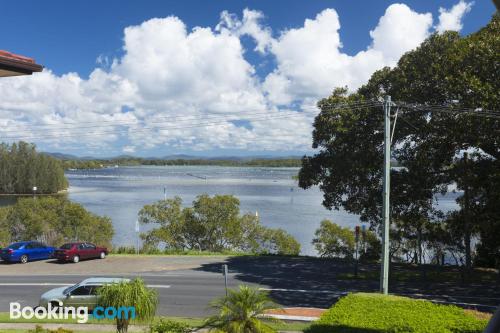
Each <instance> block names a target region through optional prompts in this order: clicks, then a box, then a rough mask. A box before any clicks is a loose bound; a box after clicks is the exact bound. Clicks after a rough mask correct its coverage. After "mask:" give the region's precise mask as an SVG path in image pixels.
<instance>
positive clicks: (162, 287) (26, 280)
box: [0, 271, 241, 317]
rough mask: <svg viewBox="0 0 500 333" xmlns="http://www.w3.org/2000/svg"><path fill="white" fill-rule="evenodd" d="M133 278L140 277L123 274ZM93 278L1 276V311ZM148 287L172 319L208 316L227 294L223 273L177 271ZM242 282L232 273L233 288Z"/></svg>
mask: <svg viewBox="0 0 500 333" xmlns="http://www.w3.org/2000/svg"><path fill="white" fill-rule="evenodd" d="M121 276H123V277H133V276H136V275H121ZM88 277H90V276H81V275H67V276H50V275H42V276H36V275H35V276H22V277H19V276H1V277H0V312H8V311H9V303H10V302H20V303H21V304H22V305H23V306H24V305H29V306H33V305H37V304H38V300H39V296H40V295H41V294H42V293H44V292H46V291H48V290H50V289H52V288H57V287H61V286H64V285H72V284H75V283H78V282H80V281H82V280H84V279H86V278H88ZM141 277H142V278H143V279H144V281H145V282H146V284H147V285H149V286H150V287H153V288H155V289H156V290H157V291H158V294H159V308H158V314H162V315H170V316H186V317H190V316H192V317H200V316H205V315H206V314H208V313H209V312H207V305H208V303H209V302H210V300H212V299H213V298H215V297H218V296H221V295H224V278H223V276H222V275H221V274H214V273H209V272H197V271H176V272H169V273H166V274H161V275H159V274H143V275H141ZM239 283H241V282H239V281H237V280H236V279H235V274H230V276H229V279H228V284H229V287H235V286H236V285H237V284H239Z"/></svg>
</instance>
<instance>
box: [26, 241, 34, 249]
mask: <svg viewBox="0 0 500 333" xmlns="http://www.w3.org/2000/svg"><path fill="white" fill-rule="evenodd" d="M24 248H25V249H28V250H29V249H33V248H34V247H33V243H29V244H26V246H25V247H24Z"/></svg>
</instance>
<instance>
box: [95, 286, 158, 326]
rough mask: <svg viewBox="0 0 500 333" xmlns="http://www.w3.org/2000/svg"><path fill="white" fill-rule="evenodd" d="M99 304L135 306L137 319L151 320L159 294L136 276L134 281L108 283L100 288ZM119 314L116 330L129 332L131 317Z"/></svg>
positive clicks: (115, 306) (105, 305) (117, 306)
mask: <svg viewBox="0 0 500 333" xmlns="http://www.w3.org/2000/svg"><path fill="white" fill-rule="evenodd" d="M98 294H99V305H101V306H103V307H114V308H115V309H119V308H121V307H130V306H134V307H135V319H137V320H139V321H146V320H150V319H152V318H153V317H154V315H155V312H156V306H157V305H158V294H157V293H156V291H155V290H153V289H150V288H148V287H146V285H145V284H144V281H143V280H142V279H140V278H136V279H134V280H132V281H127V282H120V283H114V284H107V285H104V286H103V287H101V288H99V290H98ZM119 317H120V316H117V317H116V318H115V320H116V330H117V332H119V333H127V331H128V325H129V323H130V319H131V318H129V317H128V316H121V318H119Z"/></svg>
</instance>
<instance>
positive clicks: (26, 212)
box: [0, 196, 114, 246]
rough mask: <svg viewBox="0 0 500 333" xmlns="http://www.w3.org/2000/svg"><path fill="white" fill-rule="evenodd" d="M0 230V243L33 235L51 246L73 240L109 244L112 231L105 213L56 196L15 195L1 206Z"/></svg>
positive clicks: (25, 238)
mask: <svg viewBox="0 0 500 333" xmlns="http://www.w3.org/2000/svg"><path fill="white" fill-rule="evenodd" d="M0 230H1V231H0V242H1V243H0V245H7V243H11V242H16V241H23V240H33V239H37V240H40V241H43V242H46V243H48V244H50V245H55V246H57V245H60V244H61V243H64V242H68V241H76V240H82V241H87V242H92V243H95V244H98V245H105V246H110V244H111V239H112V237H113V233H114V231H113V225H112V223H111V220H110V219H109V218H108V217H101V216H98V215H95V214H93V213H91V212H89V211H87V210H86V209H85V208H83V206H82V205H80V204H77V203H74V202H71V201H69V200H68V199H66V198H64V197H60V196H58V197H38V198H35V199H34V198H18V200H17V201H16V203H15V204H14V205H12V206H7V207H1V208H0ZM96 230H98V231H99V232H96Z"/></svg>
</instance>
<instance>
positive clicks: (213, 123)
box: [3, 113, 303, 140]
mask: <svg viewBox="0 0 500 333" xmlns="http://www.w3.org/2000/svg"><path fill="white" fill-rule="evenodd" d="M299 115H300V116H302V115H303V114H302V113H296V114H294V115H285V116H274V117H264V118H263V117H260V118H252V119H251V118H248V119H245V120H250V121H253V122H259V121H268V120H274V119H284V118H292V117H296V116H299ZM227 122H228V120H222V121H215V122H205V123H198V124H192V125H189V126H178V127H176V126H173V127H172V126H166V127H142V128H140V129H137V130H134V132H133V133H142V132H147V131H150V130H179V129H189V128H197V127H207V126H215V125H221V124H225V123H227ZM127 131H128V129H117V130H113V131H101V132H85V133H68V134H64V135H57V134H56V133H54V134H52V135H40V136H36V135H31V136H11V137H4V138H3V139H6V140H33V139H38V140H45V139H59V138H71V137H74V136H89V135H92V136H93V137H97V136H102V135H110V134H120V133H126V132H127Z"/></svg>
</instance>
